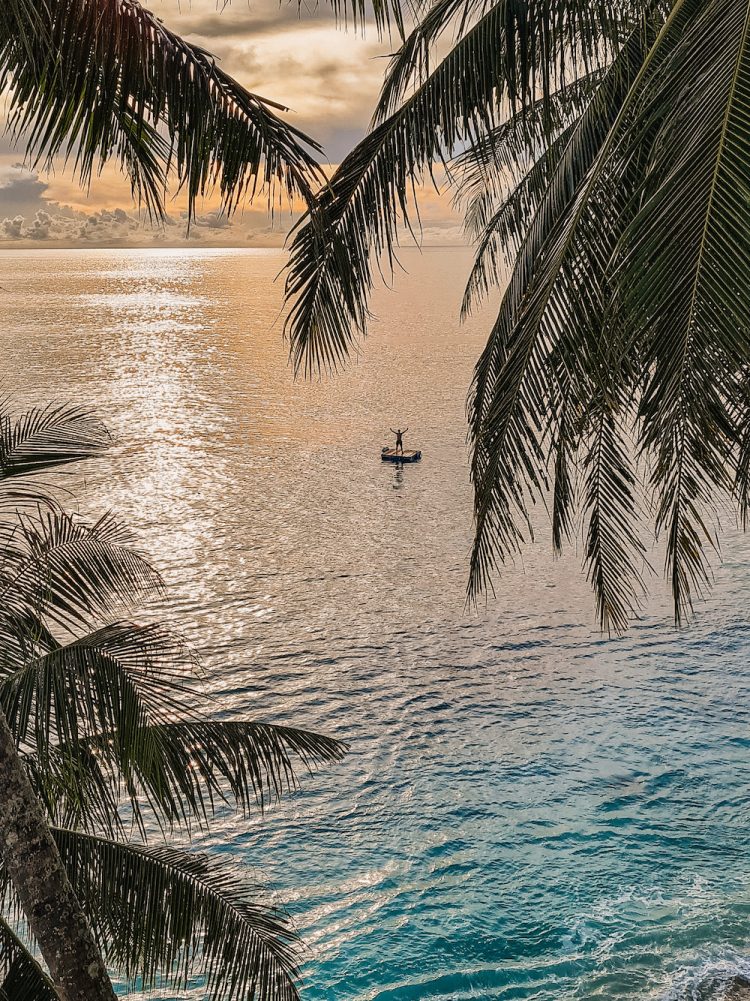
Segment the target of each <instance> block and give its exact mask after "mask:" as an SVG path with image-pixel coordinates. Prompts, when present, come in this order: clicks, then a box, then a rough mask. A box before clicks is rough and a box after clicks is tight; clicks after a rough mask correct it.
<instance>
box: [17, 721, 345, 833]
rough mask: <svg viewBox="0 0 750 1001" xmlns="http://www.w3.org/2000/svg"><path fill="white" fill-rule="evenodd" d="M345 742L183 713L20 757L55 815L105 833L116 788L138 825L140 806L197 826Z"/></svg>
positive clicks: (115, 826) (275, 788) (168, 824)
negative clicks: (133, 734)
mask: <svg viewBox="0 0 750 1001" xmlns="http://www.w3.org/2000/svg"><path fill="white" fill-rule="evenodd" d="M346 749H347V745H346V744H344V743H342V742H341V741H339V740H335V739H334V738H332V737H328V736H326V735H325V734H320V733H315V732H313V731H310V730H301V729H298V728H295V727H287V726H277V725H274V724H271V723H261V722H245V721H228V720H211V719H200V718H196V717H195V716H193V715H192V714H190V713H188V714H187V718H185V719H182V720H179V721H173V722H147V723H145V724H143V727H142V731H141V732H140V733H139V734H138V737H137V740H136V741H134V742H133V743H132V745H130V746H128V747H127V748H125V749H123V748H122V740H121V738H120V736H119V735H118V734H117V733H116V732H105V733H101V734H98V735H97V736H96V737H92V738H86V739H84V740H80V741H78V742H76V743H74V744H67V745H60V746H57V745H53V746H52V747H50V748H48V749H47V750H46V752H45V753H44V756H43V758H42V759H40V758H38V757H37V756H36V755H32V754H29V755H26V756H25V760H26V762H27V767H28V769H29V772H30V774H31V776H32V781H33V782H34V785H35V788H36V789H37V791H38V793H39V795H40V796H41V798H42V799H43V801H44V802H45V804H46V807H47V811H48V813H49V815H50V817H51V818H52V819H53V820H54V821H55V822H56V823H60V824H64V825H67V826H82V827H84V828H85V829H87V830H104V831H107V832H109V833H111V834H113V835H114V834H117V833H119V832H120V831H121V830H122V823H121V818H120V815H119V814H118V812H117V808H116V804H117V803H118V801H119V799H120V797H121V795H122V793H123V792H126V793H127V797H128V800H127V802H128V805H129V808H130V811H131V816H132V818H133V819H134V820H135V822H136V823H137V825H138V827H139V828H140V829H141V830H145V828H146V822H147V816H146V814H147V813H149V814H150V816H151V817H154V818H155V819H156V821H157V822H158V823H159V824H160V825H161V826H162V827H164V828H167V829H168V828H172V827H174V826H175V825H184V826H189V825H190V823H191V822H196V823H198V824H199V825H201V826H206V824H207V822H208V820H209V819H210V817H211V816H212V815H213V814H214V812H215V810H216V808H217V807H218V806H220V805H226V804H229V805H230V806H232V805H233V806H235V807H237V808H239V809H240V810H242V812H243V813H244V814H247V813H249V811H250V809H251V807H253V806H254V805H258V806H260V807H261V808H263V807H264V806H265V805H266V804H268V803H270V802H271V801H272V800H273V799H276V798H278V797H280V796H281V795H282V794H283V793H284V792H286V791H290V790H292V789H294V788H296V787H297V780H298V773H299V770H300V768H301V769H304V770H306V771H308V772H312V771H313V770H314V769H315V768H317V767H319V766H320V765H322V764H327V763H330V762H334V761H339V760H340V759H341V757H342V756H343V754H344V753H345V751H346ZM113 805H115V809H114V810H113V809H112V806H113Z"/></svg>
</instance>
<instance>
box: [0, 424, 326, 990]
mask: <svg viewBox="0 0 750 1001" xmlns="http://www.w3.org/2000/svg"><path fill="white" fill-rule="evenodd" d="M108 443H109V436H108V435H107V433H106V431H105V429H104V428H103V427H102V425H101V424H100V423H99V422H98V421H97V420H96V419H95V418H94V417H93V416H92V415H91V414H90V413H88V412H86V411H85V410H81V409H79V408H74V407H48V408H43V409H34V410H31V411H29V412H28V413H27V414H25V415H23V416H22V417H20V418H19V419H18V420H17V421H12V420H11V419H10V417H9V415H8V414H7V413H6V412H4V411H3V412H2V413H1V414H0V469H1V471H2V477H1V478H0V504H2V512H1V513H2V517H0V594H1V595H2V597H1V600H0V787H1V788H2V789H3V796H2V797H0V890H1V893H0V898H1V899H2V900H3V908H2V912H1V913H0V997H1V998H8V999H13V1001H18V999H22V998H23V999H25V998H29V999H34V1001H39V999H47V998H54V997H55V996H56V994H57V996H59V997H60V998H62V999H63V1001H68V999H73V998H75V999H78V998H84V997H86V998H88V997H99V996H101V997H113V996H114V995H113V993H112V988H111V985H110V983H109V979H108V977H107V974H106V970H105V969H103V968H102V969H97V965H98V964H100V962H101V960H100V958H99V957H100V954H101V955H103V957H104V960H105V961H106V963H107V967H108V968H110V969H112V970H115V971H117V972H118V973H120V974H121V975H122V976H123V977H124V978H126V979H127V980H128V981H129V982H136V981H137V982H138V983H140V984H142V985H145V986H148V985H151V984H156V983H158V984H159V985H161V986H163V987H167V986H169V987H174V988H176V989H180V988H183V987H185V986H186V985H187V983H188V980H189V979H190V978H191V977H194V976H196V975H200V974H202V975H203V976H204V977H205V981H206V990H207V994H208V996H210V997H211V998H216V999H227V1001H229V999H234V998H242V997H258V998H263V999H274V1001H276V999H278V1001H293V999H295V998H297V997H298V993H297V988H296V978H297V971H296V952H295V936H294V934H293V932H292V929H291V928H290V926H289V923H288V921H287V919H286V918H285V916H284V915H283V913H279V912H278V911H277V910H276V909H275V908H273V907H271V906H269V905H268V904H267V903H265V902H264V900H263V897H262V895H259V892H258V889H257V887H253V886H249V885H248V884H247V883H246V881H244V880H243V879H241V878H240V877H239V876H238V875H237V873H236V872H235V871H234V870H233V869H232V868H231V866H227V865H226V864H225V863H223V862H221V861H220V860H218V859H216V858H215V857H213V856H209V855H205V854H198V853H195V852H191V851H187V850H182V849H178V848H175V847H173V846H171V845H170V844H168V843H167V838H169V840H170V841H171V840H172V838H173V836H174V834H175V833H178V832H179V831H183V832H189V830H190V827H191V825H192V826H195V825H198V826H199V827H205V826H207V825H208V824H209V822H210V820H211V818H212V816H214V815H215V812H216V810H217V808H218V807H219V806H224V805H226V804H227V803H229V804H234V805H235V806H236V807H237V808H239V809H240V810H242V811H243V813H246V812H247V811H249V810H250V809H251V808H253V807H254V806H256V805H258V806H260V807H263V806H264V805H266V804H267V803H268V802H269V801H270V800H272V799H274V798H276V797H278V796H279V795H281V793H282V792H284V791H286V790H288V789H290V788H292V787H293V786H294V785H295V783H296V773H297V769H298V767H302V768H304V769H308V770H311V769H313V768H314V767H315V766H317V765H319V764H322V763H326V762H331V761H336V760H338V759H339V758H340V757H341V755H342V753H343V751H344V745H343V744H341V743H340V742H339V741H337V740H334V739H332V738H330V737H326V736H323V735H321V734H316V733H311V732H309V731H306V730H298V729H294V728H291V727H283V726H274V725H272V724H269V723H264V722H249V721H222V720H217V719H212V718H207V717H206V716H205V714H204V713H202V712H200V711H199V709H198V699H197V694H198V693H197V692H196V691H195V690H194V689H193V688H192V687H191V681H190V678H191V675H192V673H193V672H192V668H193V667H194V665H195V658H194V656H193V655H192V653H191V651H190V650H189V649H188V648H187V647H186V645H185V643H184V642H183V641H181V640H180V638H179V637H177V636H175V635H174V634H172V633H171V632H170V631H169V630H167V629H165V628H164V627H163V626H162V625H160V624H158V623H157V624H147V625H143V624H138V623H136V622H135V621H133V620H132V617H131V615H130V614H129V613H132V610H133V608H134V603H135V602H136V601H137V600H138V599H139V598H140V597H142V596H143V595H148V594H152V593H153V592H155V591H159V590H161V587H162V584H161V581H160V579H159V577H158V574H157V573H156V572H155V571H154V569H153V568H152V567H151V566H150V565H149V564H148V562H147V561H146V560H144V559H143V557H141V556H139V555H138V554H137V553H136V552H134V551H133V549H132V548H131V547H130V542H129V538H128V535H127V533H126V532H125V531H124V529H123V528H122V526H121V525H120V524H119V523H118V522H117V521H116V520H115V519H114V518H113V517H112V516H111V515H106V516H105V517H103V518H101V519H100V520H99V521H98V522H96V524H93V525H86V524H83V523H82V522H81V521H80V520H79V519H77V518H74V517H72V516H71V515H70V514H68V513H66V512H65V511H64V510H62V509H61V508H60V507H59V506H58V505H57V504H56V503H55V502H54V500H53V499H50V498H49V497H47V498H45V497H43V496H41V495H40V493H39V487H38V486H37V485H35V483H34V482H29V479H28V478H29V476H30V475H32V474H38V473H40V472H42V471H44V470H47V469H49V468H50V467H51V466H53V465H56V464H58V463H61V462H68V461H73V460H75V459H78V458H83V457H86V456H93V455H96V454H99V453H100V452H101V451H102V450H103V449H104V448H106V446H107V445H108ZM153 830H156V831H158V832H160V836H159V837H158V838H157V839H156V842H155V843H154V839H153V837H149V836H148V835H149V832H150V831H153ZM26 929H28V932H29V933H30V934H31V937H32V938H33V939H36V941H37V942H38V944H39V946H40V948H41V951H42V954H43V956H44V959H45V961H46V963H47V965H48V968H49V970H50V974H51V979H50V977H49V976H48V975H47V973H45V972H44V970H43V969H42V968H41V966H40V965H39V963H38V962H37V960H36V959H35V957H34V955H33V952H31V951H30V947H29V941H28V934H27V933H26Z"/></svg>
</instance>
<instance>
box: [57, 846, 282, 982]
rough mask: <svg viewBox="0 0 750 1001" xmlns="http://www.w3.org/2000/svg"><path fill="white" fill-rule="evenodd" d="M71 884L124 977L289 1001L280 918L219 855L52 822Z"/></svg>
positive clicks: (112, 960) (277, 912)
mask: <svg viewBox="0 0 750 1001" xmlns="http://www.w3.org/2000/svg"><path fill="white" fill-rule="evenodd" d="M53 833H54V836H55V840H56V842H57V845H58V848H59V850H60V855H61V857H62V859H63V862H64V864H65V867H66V869H67V871H68V874H69V877H70V880H71V883H72V884H73V887H74V889H75V891H76V894H77V896H78V899H79V900H80V901H81V905H82V906H83V908H84V910H85V911H86V913H87V915H88V917H89V920H90V921H91V924H92V927H93V929H94V933H95V935H96V938H97V941H98V942H100V943H101V944H102V948H103V951H104V952H105V955H106V957H107V959H108V961H109V962H110V963H111V964H112V965H113V966H115V967H117V968H118V970H121V971H122V972H123V974H124V975H125V976H126V977H127V978H128V979H129V980H130V981H131V982H134V981H135V980H136V979H142V981H143V982H144V984H145V985H158V986H161V987H169V988H172V989H177V990H180V989H184V988H185V987H186V986H187V985H188V983H189V982H190V980H191V979H192V978H193V977H197V976H204V977H205V989H206V992H207V994H208V995H209V996H210V997H211V998H213V999H216V1001H224V999H226V1001H233V999H239V998H263V999H264V1001H296V999H297V997H298V992H297V987H296V982H297V965H296V948H295V935H294V933H293V932H292V930H291V928H290V925H289V922H288V920H287V918H286V917H285V916H284V915H283V914H282V913H280V912H279V911H278V910H277V909H276V908H274V907H271V906H269V905H268V904H266V903H264V902H263V901H262V898H261V899H259V897H260V895H259V893H258V891H257V889H255V888H253V887H252V886H249V885H248V884H247V882H246V881H245V880H243V879H241V878H240V877H239V876H238V874H237V872H236V870H235V869H234V868H233V867H232V866H231V865H228V864H227V863H226V861H224V860H222V859H221V858H219V857H217V856H210V855H203V854H197V853H188V852H181V851H177V850H175V849H172V848H166V847H158V848H156V847H154V848H150V847H145V846H138V845H133V844H121V843H118V842H116V841H112V840H108V839H104V838H99V837H95V836H92V835H87V834H81V833H79V832H77V831H70V830H62V829H59V828H58V829H55V830H54V831H53Z"/></svg>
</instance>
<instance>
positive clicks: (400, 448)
mask: <svg viewBox="0 0 750 1001" xmlns="http://www.w3.org/2000/svg"><path fill="white" fill-rule="evenodd" d="M408 430H409V429H408V428H404V430H403V431H402V430H401V428H399V429H398V431H394V430H393V428H391V434H395V435H396V452H397V453H400V454H401V455H403V454H404V435H405V434H406V432H407V431H408Z"/></svg>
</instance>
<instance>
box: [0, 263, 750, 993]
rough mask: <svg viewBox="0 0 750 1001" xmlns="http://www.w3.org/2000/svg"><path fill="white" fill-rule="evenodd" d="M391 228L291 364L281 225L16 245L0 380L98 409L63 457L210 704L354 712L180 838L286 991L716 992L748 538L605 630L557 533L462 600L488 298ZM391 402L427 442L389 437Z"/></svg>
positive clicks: (742, 874)
mask: <svg viewBox="0 0 750 1001" xmlns="http://www.w3.org/2000/svg"><path fill="white" fill-rule="evenodd" d="M408 259H409V266H410V269H411V271H412V273H411V275H410V276H409V277H400V278H399V279H398V282H397V288H398V291H397V292H396V293H394V294H382V295H379V296H378V297H377V299H376V303H375V310H376V313H377V315H378V319H377V320H376V321H375V322H374V323H373V327H372V336H371V339H370V340H369V341H368V342H367V345H366V347H365V350H364V352H363V354H362V356H361V357H360V359H359V360H358V361H357V362H356V363H355V364H354V365H353V366H352V367H350V369H349V370H348V371H346V372H345V373H344V374H343V375H341V376H340V377H338V378H337V379H335V380H334V381H323V382H312V383H305V382H304V381H303V382H297V383H295V382H294V380H293V378H292V374H291V372H290V371H289V368H288V366H287V364H286V349H285V347H284V345H283V344H282V341H281V330H280V325H279V323H278V322H277V320H278V313H279V309H280V300H281V294H280V288H279V285H278V284H275V285H274V284H273V278H274V276H275V275H276V274H277V272H278V271H279V269H280V267H281V265H282V263H283V257H282V255H281V254H280V253H279V252H277V251H237V252H233V251H226V252H225V251H209V252H206V251H197V250H196V251H192V252H185V251H168V250H164V251H97V252H81V251H76V252H48V253H44V254H42V253H30V252H29V253H10V252H7V253H5V254H4V255H3V256H2V257H1V258H0V286H1V287H2V291H0V297H2V307H3V316H4V324H3V333H2V341H3V346H2V359H3V361H2V367H3V372H2V376H3V379H4V386H5V389H6V391H8V392H10V393H11V394H12V396H13V397H14V399H15V400H16V402H17V403H18V404H19V405H25V404H26V403H27V402H46V401H48V400H52V399H54V400H60V399H65V400H75V401H78V402H81V403H86V404H92V405H95V406H97V407H98V408H99V410H100V411H101V413H102V415H103V416H104V417H105V418H106V420H107V421H108V422H109V424H110V425H111V426H112V428H113V429H114V431H115V432H116V434H117V438H118V445H117V448H116V449H115V450H114V451H113V452H112V454H111V455H109V456H108V457H106V458H105V459H102V460H99V461H96V462H88V463H86V464H84V465H81V466H79V467H78V468H77V470H76V471H75V473H70V474H68V479H67V482H68V484H69V486H70V487H71V489H72V490H73V491H74V492H75V495H76V497H77V498H78V503H79V505H80V508H81V510H82V511H84V512H85V513H87V514H96V513H100V512H102V511H104V510H107V509H110V508H111V509H114V510H115V511H117V512H118V513H119V514H120V515H122V516H123V518H124V519H125V520H126V521H127V522H129V523H130V524H131V525H132V526H133V528H134V530H135V533H136V537H137V539H138V540H139V544H140V546H141V548H142V549H143V550H144V551H145V552H147V553H148V554H149V555H150V556H151V557H152V558H153V559H154V560H155V561H156V563H157V564H158V566H159V567H160V568H161V570H162V571H163V573H164V575H165V577H166V578H167V580H168V582H169V585H170V594H169V597H168V599H167V601H166V606H165V612H164V614H165V616H166V617H168V618H169V620H171V621H172V622H173V623H174V624H175V625H176V626H177V627H178V628H180V629H181V630H183V631H184V632H186V633H187V634H188V635H189V636H190V638H191V640H192V641H193V643H194V644H195V645H196V647H197V648H198V649H199V651H200V653H201V655H202V658H203V661H204V665H205V671H206V704H207V708H209V709H210V710H211V711H213V712H215V713H217V714H220V715H223V716H226V717H238V716H251V717H254V718H262V719H269V720H275V721H278V722H294V723H298V724H302V725H307V726H315V727H318V728H321V729H325V730H328V731H330V732H333V733H336V734H338V735H340V736H341V737H343V738H345V739H346V740H348V741H349V742H350V743H351V752H350V754H349V755H348V757H347V758H346V760H345V761H344V762H343V763H342V764H341V765H340V766H337V767H334V768H331V769H328V770H326V771H323V772H321V773H319V774H317V775H315V776H313V777H312V778H308V779H307V780H306V781H304V783H303V788H302V790H301V792H300V793H298V794H297V795H295V796H293V797H292V798H289V799H287V800H286V801H285V802H283V803H282V804H280V805H279V806H278V807H275V808H273V809H272V810H271V811H270V812H269V813H268V814H267V815H266V816H265V818H264V819H262V820H261V819H259V818H253V819H251V820H250V821H246V820H243V819H241V818H239V817H236V816H234V815H233V814H231V813H227V815H226V816H225V817H223V818H222V819H221V822H220V823H219V824H217V826H216V829H215V831H214V832H213V834H212V835H211V837H198V838H196V844H198V845H200V846H202V847H205V846H206V845H208V844H210V845H214V846H217V848H216V850H222V851H226V852H230V853H231V854H232V856H233V857H234V858H235V859H236V861H237V864H238V865H241V866H243V867H254V868H255V869H256V870H257V871H258V872H259V873H261V874H262V877H263V879H264V880H265V881H267V883H268V884H269V886H270V887H271V888H272V891H273V894H274V896H275V898H276V899H277V900H278V901H280V902H283V903H285V905H286V906H287V907H288V909H289V911H290V912H291V913H292V915H293V916H294V920H295V922H296V924H297V927H298V928H299V930H300V932H301V934H302V936H303V937H304V940H305V942H306V947H307V951H306V953H305V963H304V975H305V981H306V987H305V991H304V997H305V998H306V999H309V1001H323V999H330V1001H376V999H377V1001H416V999H446V1001H447V999H452V1001H463V999H469V998H472V999H490V998H492V999H495V998H501V999H508V1001H510V999H526V998H534V999H539V1001H553V999H555V1001H559V999H560V998H582V999H583V998H590V997H592V996H593V997H596V996H600V997H602V998H607V999H613V998H636V997H638V998H663V999H672V998H675V999H678V998H691V999H692V998H699V997H700V998H704V997H714V996H716V997H719V996H720V995H721V985H722V983H725V982H726V980H727V978H728V977H729V976H731V975H732V974H733V973H736V972H738V971H741V970H745V971H746V972H748V973H750V963H749V962H748V961H747V959H746V956H750V951H749V945H750V907H749V904H750V897H749V896H748V869H749V866H750V812H749V810H748V802H749V799H748V791H749V790H750V730H749V729H748V716H749V710H748V706H749V704H750V699H749V695H750V682H749V681H748V651H749V650H750V627H749V626H748V615H747V610H748V602H749V599H750V587H749V583H750V573H749V570H750V545H748V542H747V541H746V540H745V539H744V538H743V537H742V536H741V535H740V534H739V533H737V532H736V531H733V532H729V533H728V534H727V535H726V536H725V552H724V557H725V562H724V565H723V566H722V567H720V568H719V569H718V571H717V581H716V588H715V590H714V593H713V596H712V597H711V598H710V599H709V601H708V602H707V603H706V604H705V605H702V606H701V607H700V608H699V609H698V614H697V618H696V622H695V623H694V625H693V626H692V627H691V628H689V629H687V630H684V631H682V632H680V633H677V632H675V630H674V629H673V627H672V626H671V624H670V620H669V611H668V606H667V604H666V603H665V601H664V599H663V597H660V596H658V595H657V597H656V598H655V599H654V601H653V602H652V604H651V605H650V606H649V608H648V609H647V610H646V612H645V613H644V616H643V618H642V619H641V620H640V621H639V622H638V623H637V624H636V625H635V626H634V627H633V628H632V630H631V631H630V632H629V633H628V634H627V635H626V636H625V637H624V638H621V639H617V640H608V639H606V638H604V637H602V636H601V635H599V633H598V632H597V630H596V628H595V624H594V614H593V602H592V599H591V597H590V595H589V593H588V590H587V587H586V583H585V581H584V580H583V579H582V578H581V576H580V573H579V569H578V562H577V556H576V554H575V553H572V554H571V558H570V559H568V560H565V559H563V560H560V561H553V559H552V558H551V554H550V544H549V539H548V535H543V536H541V537H540V538H539V540H538V542H537V544H536V545H535V546H534V547H532V548H531V549H529V551H528V552H527V553H526V555H525V557H524V560H523V562H519V564H518V565H517V566H516V567H514V568H512V569H511V570H509V572H508V573H507V574H506V575H505V576H504V577H503V578H502V579H501V580H500V581H499V582H498V589H497V597H496V598H495V599H494V600H491V601H490V602H489V604H488V606H487V607H486V608H484V607H482V608H481V609H480V610H479V611H474V612H472V611H467V610H466V609H465V607H464V588H465V583H466V567H467V555H468V550H469V545H470V539H471V494H470V487H469V483H468V475H467V466H466V442H465V402H464V401H465V393H466V388H467V386H468V382H469V379H470V374H471V368H472V365H473V362H474V360H475V358H476V356H477V354H478V352H479V350H480V347H481V344H482V332H483V326H484V325H486V318H485V320H484V321H483V320H481V319H479V320H475V321H474V322H472V324H470V325H469V326H468V327H466V328H461V327H460V326H459V325H458V323H457V322H456V319H455V317H456V314H457V309H458V303H459V299H460V277H461V275H462V274H463V273H464V272H465V270H466V264H467V256H466V255H465V254H464V253H459V252H457V251H441V250H432V251H429V252H427V253H426V254H425V255H424V257H423V258H422V259H421V260H420V259H418V258H417V257H416V256H413V255H412V256H409V258H408ZM399 424H400V425H401V426H404V425H408V426H409V429H410V430H409V433H408V435H407V446H415V447H421V448H422V450H423V452H424V459H423V461H422V463H421V464H420V465H418V466H414V467H406V468H404V469H397V468H394V467H392V466H390V465H386V464H382V463H380V461H379V450H380V446H381V445H382V444H384V443H386V441H387V440H388V428H389V427H396V426H398V425H399ZM249 871H250V872H251V874H252V871H251V870H249ZM191 996H193V997H195V998H199V997H201V991H200V988H199V987H197V988H196V990H195V991H193V992H192V993H191Z"/></svg>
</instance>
